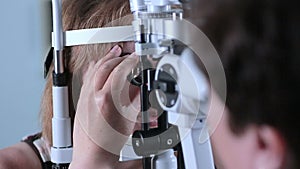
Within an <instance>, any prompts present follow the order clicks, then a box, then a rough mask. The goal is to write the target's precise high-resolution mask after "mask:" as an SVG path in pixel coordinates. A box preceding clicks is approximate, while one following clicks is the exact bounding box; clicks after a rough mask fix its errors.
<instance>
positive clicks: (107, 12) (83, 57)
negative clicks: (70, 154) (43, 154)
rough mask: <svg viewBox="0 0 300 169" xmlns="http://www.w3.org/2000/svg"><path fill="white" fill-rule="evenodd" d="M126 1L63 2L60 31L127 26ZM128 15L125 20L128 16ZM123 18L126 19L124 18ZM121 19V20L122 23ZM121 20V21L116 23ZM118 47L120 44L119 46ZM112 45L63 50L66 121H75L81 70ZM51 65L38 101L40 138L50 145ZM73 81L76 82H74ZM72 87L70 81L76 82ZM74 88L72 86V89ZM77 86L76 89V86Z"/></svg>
mask: <svg viewBox="0 0 300 169" xmlns="http://www.w3.org/2000/svg"><path fill="white" fill-rule="evenodd" d="M129 14H130V7H129V2H128V0H63V13H62V15H63V27H64V30H65V31H66V30H76V29H86V28H99V27H105V26H120V25H129V24H131V20H132V17H131V16H130V15H129ZM128 15H129V16H128ZM125 16H126V17H125ZM124 17H125V19H124ZM120 18H123V19H120ZM119 45H121V46H122V43H121V44H119ZM112 46H113V44H94V45H84V46H73V47H67V48H65V50H64V57H65V58H66V60H67V68H68V71H69V72H70V76H69V105H70V106H69V107H70V117H71V119H72V124H73V120H74V117H75V109H76V107H75V106H74V105H76V103H77V99H78V98H77V97H78V96H79V93H80V88H81V82H80V81H81V77H82V72H83V71H84V69H85V67H86V66H87V65H88V63H89V62H91V61H97V60H99V59H100V58H101V57H103V56H104V55H105V54H106V53H107V52H108V51H109V49H110V48H112ZM51 71H53V65H52V66H51V68H50V73H49V75H48V77H47V79H46V85H45V89H44V93H43V97H42V101H41V110H40V116H41V123H42V136H43V137H44V138H45V139H46V140H47V141H49V143H50V144H51V143H52V123H51V119H52V116H53V112H52V111H53V108H52V75H51ZM75 77H76V78H75ZM76 79H77V81H76V83H73V84H72V81H74V80H76ZM74 84H75V85H76V86H74ZM77 85H78V86H77Z"/></svg>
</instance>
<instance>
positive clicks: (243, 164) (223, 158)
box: [211, 113, 254, 169]
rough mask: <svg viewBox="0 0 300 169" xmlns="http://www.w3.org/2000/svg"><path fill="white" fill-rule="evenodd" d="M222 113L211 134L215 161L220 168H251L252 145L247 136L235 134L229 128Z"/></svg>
mask: <svg viewBox="0 0 300 169" xmlns="http://www.w3.org/2000/svg"><path fill="white" fill-rule="evenodd" d="M227 121H228V119H227V115H226V113H224V115H223V117H222V120H221V121H220V123H219V125H218V127H217V129H216V130H215V132H214V133H213V134H212V136H211V141H212V145H213V149H214V156H215V162H216V164H217V166H218V168H220V169H252V167H251V165H252V164H251V154H253V153H252V151H253V149H254V147H253V145H252V143H251V138H252V137H248V136H245V137H244V136H241V137H239V136H236V135H234V134H233V133H232V132H231V130H230V129H229V125H228V123H227Z"/></svg>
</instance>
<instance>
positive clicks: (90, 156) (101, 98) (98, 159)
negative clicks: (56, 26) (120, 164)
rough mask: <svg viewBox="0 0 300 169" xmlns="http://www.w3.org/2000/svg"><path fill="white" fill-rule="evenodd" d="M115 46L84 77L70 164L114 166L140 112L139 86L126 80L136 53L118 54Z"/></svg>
mask: <svg viewBox="0 0 300 169" xmlns="http://www.w3.org/2000/svg"><path fill="white" fill-rule="evenodd" d="M120 54H121V48H120V47H119V46H115V47H114V48H113V49H112V50H111V51H110V52H109V53H108V54H107V55H106V56H105V57H103V58H102V59H100V60H99V61H98V62H97V63H90V65H89V67H88V70H87V71H86V72H85V75H84V77H83V86H82V88H81V94H80V98H79V101H78V106H77V111H76V117H75V124H74V132H73V141H74V148H73V161H72V163H71V165H70V168H82V167H83V168H94V167H98V168H99V167H102V168H113V166H114V165H115V164H116V162H117V161H118V154H119V152H120V150H121V148H122V147H123V145H124V143H125V142H126V141H127V139H128V136H129V135H130V134H131V133H132V132H133V128H134V126H135V122H136V118H137V115H138V112H139V108H138V105H139V97H138V96H139V92H138V91H139V90H138V88H136V87H133V86H131V85H130V84H129V82H128V81H127V75H128V74H129V73H130V71H131V70H132V69H133V68H134V67H135V65H136V63H137V61H138V60H137V58H136V57H135V55H134V54H132V55H130V56H125V57H119V56H120Z"/></svg>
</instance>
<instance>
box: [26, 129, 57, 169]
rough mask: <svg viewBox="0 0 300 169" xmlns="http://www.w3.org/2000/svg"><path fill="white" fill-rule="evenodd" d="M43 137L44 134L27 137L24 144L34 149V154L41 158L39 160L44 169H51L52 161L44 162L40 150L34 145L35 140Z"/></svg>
mask: <svg viewBox="0 0 300 169" xmlns="http://www.w3.org/2000/svg"><path fill="white" fill-rule="evenodd" d="M41 136H42V134H41V133H38V134H35V135H32V136H29V137H27V138H26V139H25V140H22V142H24V143H27V144H28V145H29V146H30V147H31V148H32V150H33V151H34V153H35V154H36V155H37V157H38V158H39V160H40V162H41V166H42V168H43V169H51V166H52V163H51V161H47V162H44V161H43V159H42V157H41V154H40V152H39V150H38V149H37V148H36V146H35V145H34V144H33V142H34V141H35V140H37V139H40V138H41Z"/></svg>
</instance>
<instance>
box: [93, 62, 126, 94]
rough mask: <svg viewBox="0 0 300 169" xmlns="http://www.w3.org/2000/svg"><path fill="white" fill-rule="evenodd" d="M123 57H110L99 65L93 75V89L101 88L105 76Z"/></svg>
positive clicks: (106, 76)
mask: <svg viewBox="0 0 300 169" xmlns="http://www.w3.org/2000/svg"><path fill="white" fill-rule="evenodd" d="M124 59H125V58H123V57H118V58H114V59H110V60H108V61H106V62H105V63H103V64H102V65H100V67H99V68H98V70H97V72H96V76H95V90H96V91H99V90H101V89H102V88H103V85H104V84H105V82H106V80H107V78H108V77H109V75H110V74H111V72H112V71H113V69H114V68H115V67H116V66H118V65H119V64H120V63H121V62H122V61H123V60H124Z"/></svg>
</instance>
